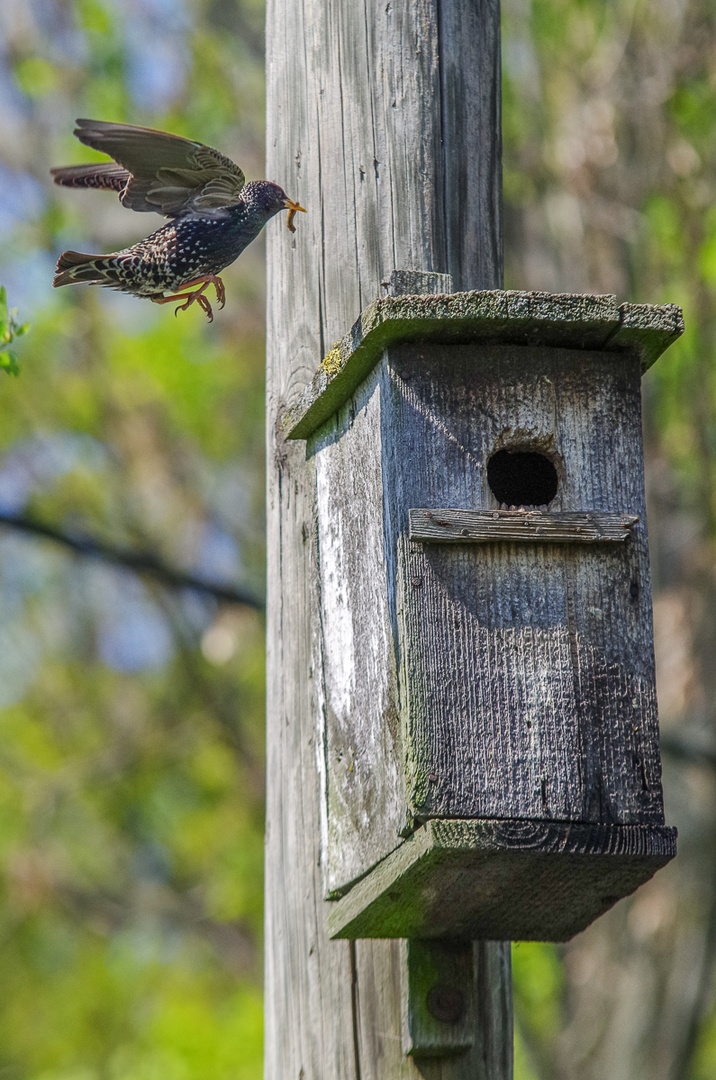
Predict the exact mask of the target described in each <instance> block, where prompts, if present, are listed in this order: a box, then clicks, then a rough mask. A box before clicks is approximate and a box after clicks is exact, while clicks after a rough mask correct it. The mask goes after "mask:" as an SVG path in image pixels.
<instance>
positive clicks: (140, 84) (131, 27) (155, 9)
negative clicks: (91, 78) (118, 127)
mask: <svg viewBox="0 0 716 1080" xmlns="http://www.w3.org/2000/svg"><path fill="white" fill-rule="evenodd" d="M134 7H135V11H136V17H133V18H130V19H127V20H126V23H125V42H126V46H127V54H128V67H127V74H128V79H127V85H128V88H129V92H130V94H131V96H132V99H133V101H134V102H135V103H136V104H137V105H138V106H139V107H140V108H145V109H151V110H152V111H154V112H160V111H162V110H163V109H166V108H167V107H168V106H169V105H170V104H171V103H172V101H173V100H174V99H175V98H177V97H178V96H179V95H180V94H181V92H182V90H183V89H184V85H185V80H186V72H187V68H188V66H189V56H188V51H187V45H186V40H185V34H184V31H185V30H186V28H187V25H188V21H187V19H186V16H185V12H184V7H183V4H181V3H167V2H166V0H141V2H139V3H135V5H134Z"/></svg>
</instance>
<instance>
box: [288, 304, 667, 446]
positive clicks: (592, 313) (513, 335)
mask: <svg viewBox="0 0 716 1080" xmlns="http://www.w3.org/2000/svg"><path fill="white" fill-rule="evenodd" d="M683 331H684V320H683V314H682V311H681V308H680V307H678V306H677V305H676V304H663V305H654V304H618V303H617V299H616V297H615V296H611V295H604V296H592V295H580V294H573V293H556V294H555V293H544V292H517V291H512V290H507V291H504V290H491V291H474V292H458V293H450V294H438V295H421V296H386V297H383V298H381V299H379V300H376V301H375V302H374V303H372V304H371V305H370V306H369V307H367V308H366V309H365V310H364V311H363V312H361V314H360V316H359V318H358V319H357V320H356V322H355V323H354V324H353V326H352V328H351V329H350V331H349V332H348V333H347V334H346V335H345V337H343V338H342V339H341V340H340V341H337V342H336V344H335V345H334V346H333V348H332V349H331V350H330V351H329V352H328V354H327V355H326V356H325V357H324V358H323V360H322V361H321V363H320V365H319V367H318V370H317V371H316V374H315V375H314V377H313V379H312V381H311V382H310V383H309V384H308V386H306V387H305V389H304V391H303V393H302V394H301V396H300V398H299V399H298V401H297V402H296V403H295V404H294V405H293V407H292V408H290V409H289V410H288V411H287V412H286V413H285V415H284V417H283V420H282V428H283V432H284V435H285V437H286V438H287V439H306V438H308V437H309V436H310V435H311V434H312V433H313V432H314V431H315V430H316V429H317V428H318V427H319V426H320V425H321V424H322V423H324V421H326V420H327V419H328V418H329V417H331V416H332V415H333V414H334V413H335V412H336V411H337V410H338V409H339V408H340V407H341V405H343V404H344V402H345V401H347V400H348V398H349V397H350V396H351V394H352V393H353V391H354V390H355V389H356V388H357V387H358V386H359V385H360V384H361V383H362V382H363V380H364V379H365V378H366V376H367V375H368V374H369V373H370V371H371V370H372V369H373V367H374V366H375V365H376V364H377V363H378V361H379V359H380V357H381V356H382V354H383V350H384V349H385V348H387V347H388V346H390V345H395V344H398V343H400V342H408V341H412V342H418V341H419V342H432V343H440V344H445V343H460V344H466V343H470V342H482V343H484V344H492V345H532V346H551V347H554V348H563V349H575V350H584V351H592V352H594V351H601V352H625V353H630V354H634V353H636V354H637V355H638V356H639V359H640V361H641V368H642V371H646V369H647V368H648V367H650V366H651V365H652V364H653V363H654V361H655V360H656V359H657V358H658V357H659V356H660V355H661V354H662V353H663V352H664V350H665V349H667V348H668V346H669V345H670V344H671V343H672V342H673V341H675V340H676V338H678V337H679V336H680V335H681V334H682V333H683Z"/></svg>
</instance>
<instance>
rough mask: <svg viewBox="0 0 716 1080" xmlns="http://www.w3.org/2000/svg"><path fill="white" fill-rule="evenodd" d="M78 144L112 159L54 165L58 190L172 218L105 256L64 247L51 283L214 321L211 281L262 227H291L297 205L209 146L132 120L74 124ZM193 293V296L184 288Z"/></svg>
mask: <svg viewBox="0 0 716 1080" xmlns="http://www.w3.org/2000/svg"><path fill="white" fill-rule="evenodd" d="M77 123H78V125H79V126H78V128H77V130H76V131H75V135H77V136H78V138H79V139H80V141H81V142H84V143H86V144H87V145H89V146H92V147H94V148H95V149H97V150H101V151H104V152H105V153H108V154H110V155H111V156H112V157H113V158H114V159H115V161H116V163H117V164H115V163H114V162H103V163H101V164H99V165H98V164H94V165H78V166H69V167H67V168H63V169H53V170H52V172H53V176H54V179H55V182H56V183H58V184H61V185H62V186H64V187H88V188H107V189H110V190H113V191H118V192H119V198H120V201H121V202H122V204H123V205H125V206H129V207H130V208H131V209H134V210H139V211H146V210H154V211H157V212H159V213H163V214H165V216H167V217H170V218H171V219H172V220H171V221H170V222H169V224H167V225H164V226H163V227H162V228H161V229H157V231H156V232H154V233H152V234H151V236H148V237H147V238H146V239H145V240H140V241H139V243H137V244H133V245H132V246H131V247H128V248H124V249H123V250H122V251H115V252H112V253H110V254H108V255H88V254H86V253H83V252H76V251H65V252H64V253H63V254H62V255H61V256H60V258H59V261H58V263H57V271H56V274H55V278H54V281H53V285H55V286H60V285H70V284H77V283H82V282H84V283H89V284H97V285H103V286H106V287H108V288H113V289H119V290H121V291H123V292H128V293H131V294H132V295H134V296H144V297H148V298H149V299H151V300H153V301H154V302H155V303H160V304H162V303H168V302H171V301H174V300H176V301H182V303H181V304H180V306H179V307H178V308H177V309H176V310H177V311H179V310H183V309H185V308H187V307H189V306H190V305H191V304H192V303H193V302H194V301H197V302H198V303H199V304H200V306H201V307H202V308H203V309H204V311H205V312H206V314H207V316H208V318H209V320H211V319H212V317H213V316H212V311H211V306H210V304H209V301H208V299H207V297H206V296H205V290H206V288H207V286H208V285H209V284H213V285H214V286H215V288H216V292H217V297H218V300H219V303H220V305H221V307H223V306H224V305H223V301H224V286H223V282H222V281H221V278H219V277H218V276H217V275H218V274H219V273H220V272H221V271H222V270H223V269H224V268H225V267H227V266H229V265H230V264H231V263H232V262H234V260H235V259H237V258H238V257H239V255H240V254H241V252H242V251H243V250H244V248H245V247H247V246H248V244H250V243H251V241H252V240H255V239H256V237H257V236H258V234H259V233H260V232H261V230H262V229H263V227H264V225H265V224H266V223H267V222H268V221H269V220H270V219H271V218H272V217H273V216H274V215H275V214H277V213H278V212H279V211H280V210H283V209H288V210H289V217H288V222H287V224H288V227H289V228H290V229H291V231H295V229H294V226H293V217H294V215H295V214H296V212H297V211H299V210H303V207H302V206H299V204H298V203H295V202H293V201H292V200H291V199H289V198H288V197H287V195H286V193H285V192H284V191H283V189H282V188H280V187H279V186H278V184H273V183H271V182H270V181H268V180H255V181H252V182H251V183H249V184H245V182H244V174H243V173H242V172H241V170H240V169H239V168H238V166H236V165H234V163H233V162H232V161H230V160H229V159H228V158H225V157H224V156H223V155H221V154H219V152H218V151H216V150H213V149H212V148H211V147H207V146H203V145H202V144H201V143H195V142H190V141H189V140H188V139H182V138H180V137H179V136H176V135H169V134H167V133H165V132H158V131H152V130H151V129H149V128H137V127H132V126H130V125H128V124H109V123H105V122H103V121H91V120H78V121H77ZM186 290H189V291H186Z"/></svg>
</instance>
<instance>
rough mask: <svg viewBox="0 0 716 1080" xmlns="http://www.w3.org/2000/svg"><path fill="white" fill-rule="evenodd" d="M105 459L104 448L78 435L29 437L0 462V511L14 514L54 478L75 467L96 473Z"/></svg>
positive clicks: (86, 436) (90, 437)
mask: <svg viewBox="0 0 716 1080" xmlns="http://www.w3.org/2000/svg"><path fill="white" fill-rule="evenodd" d="M109 460H110V458H109V453H108V451H107V449H106V447H105V446H104V445H103V444H102V443H101V442H99V441H98V440H97V439H95V438H93V437H92V436H91V435H87V434H84V433H82V432H69V431H64V432H57V433H56V434H52V435H33V436H32V437H31V438H29V439H26V440H24V441H23V442H20V443H16V444H15V445H14V446H13V447H12V448H11V449H10V450H8V452H7V453H6V454H5V455H4V456H3V457H2V459H0V510H2V511H3V512H4V513H6V514H7V513H18V512H19V511H20V510H22V508H23V507H24V506H25V504H26V503H27V501H28V499H29V498H30V497H31V496H32V495H36V494H41V493H42V492H44V491H45V490H46V489H47V488H48V487H50V486H51V485H52V484H53V483H54V482H55V481H56V480H57V479H58V477H61V476H66V475H67V474H68V473H70V472H72V471H73V470H74V469H76V468H77V467H79V466H81V467H82V468H83V469H89V470H91V471H94V472H99V471H101V470H103V469H106V467H107V465H108V463H109Z"/></svg>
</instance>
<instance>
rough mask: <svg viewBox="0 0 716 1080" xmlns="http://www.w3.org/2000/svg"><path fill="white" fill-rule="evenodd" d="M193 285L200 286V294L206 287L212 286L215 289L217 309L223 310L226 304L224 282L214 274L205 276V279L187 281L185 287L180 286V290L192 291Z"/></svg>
mask: <svg viewBox="0 0 716 1080" xmlns="http://www.w3.org/2000/svg"><path fill="white" fill-rule="evenodd" d="M195 285H200V286H201V288H200V289H199V292H200V293H203V292H204V289H206V288H207V286H208V285H213V286H214V288H215V289H216V299H217V301H218V303H219V307H220V308H223V306H224V304H225V303H226V289H225V288H224V282H223V281H222V280H221V278H220V277H217V276H216V274H207V275H206V276H205V277H200V278H195V279H194V281H187V283H186V285H182V290H184V289H193V288H194V286H195Z"/></svg>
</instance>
